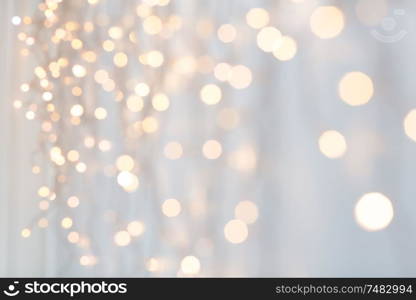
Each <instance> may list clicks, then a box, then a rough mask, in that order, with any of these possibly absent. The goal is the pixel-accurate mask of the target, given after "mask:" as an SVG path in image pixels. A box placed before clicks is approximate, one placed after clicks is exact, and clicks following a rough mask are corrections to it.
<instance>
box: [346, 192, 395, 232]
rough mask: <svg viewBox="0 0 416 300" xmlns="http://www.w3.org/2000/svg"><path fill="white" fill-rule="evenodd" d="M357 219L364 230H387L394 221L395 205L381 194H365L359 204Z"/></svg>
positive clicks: (356, 207) (356, 211)
mask: <svg viewBox="0 0 416 300" xmlns="http://www.w3.org/2000/svg"><path fill="white" fill-rule="evenodd" d="M354 213H355V219H356V221H357V223H358V225H360V226H361V227H362V228H363V229H365V230H367V231H377V230H382V229H384V228H386V227H387V226H388V225H389V224H390V222H391V221H392V220H393V215H394V212H393V205H392V203H391V201H390V200H389V199H388V198H387V197H386V196H385V195H383V194H381V193H368V194H364V195H363V196H362V197H361V198H360V199H359V200H358V202H357V204H356V206H355V209H354Z"/></svg>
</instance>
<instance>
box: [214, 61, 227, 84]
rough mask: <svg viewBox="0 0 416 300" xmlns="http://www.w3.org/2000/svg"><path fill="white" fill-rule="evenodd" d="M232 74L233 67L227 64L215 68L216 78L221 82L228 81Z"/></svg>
mask: <svg viewBox="0 0 416 300" xmlns="http://www.w3.org/2000/svg"><path fill="white" fill-rule="evenodd" d="M230 72H231V66H230V65H229V64H227V63H219V64H217V65H216V66H215V68H214V76H215V78H217V79H218V80H219V81H227V80H228V78H229V76H230Z"/></svg>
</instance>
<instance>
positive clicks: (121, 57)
mask: <svg viewBox="0 0 416 300" xmlns="http://www.w3.org/2000/svg"><path fill="white" fill-rule="evenodd" d="M128 61H129V60H128V57H127V55H126V54H125V53H124V52H118V53H116V54H114V57H113V62H114V65H116V66H117V67H119V68H123V67H125V66H126V65H127V63H128Z"/></svg>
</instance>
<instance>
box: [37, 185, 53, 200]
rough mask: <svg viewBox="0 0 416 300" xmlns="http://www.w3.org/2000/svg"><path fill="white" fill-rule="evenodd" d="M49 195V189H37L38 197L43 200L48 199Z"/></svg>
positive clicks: (42, 187)
mask: <svg viewBox="0 0 416 300" xmlns="http://www.w3.org/2000/svg"><path fill="white" fill-rule="evenodd" d="M49 194H50V190H49V188H48V187H47V186H41V187H40V188H39V189H38V195H39V197H42V198H45V197H48V196H49Z"/></svg>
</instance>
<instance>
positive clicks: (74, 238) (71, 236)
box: [67, 231, 79, 244]
mask: <svg viewBox="0 0 416 300" xmlns="http://www.w3.org/2000/svg"><path fill="white" fill-rule="evenodd" d="M67 239H68V242H70V243H71V244H76V243H78V242H79V233H78V232H76V231H71V232H70V233H68V235H67Z"/></svg>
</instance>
